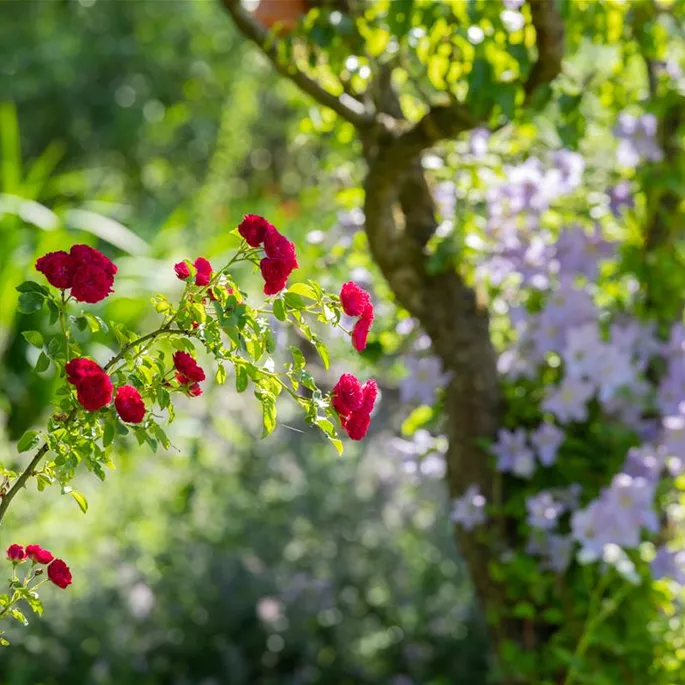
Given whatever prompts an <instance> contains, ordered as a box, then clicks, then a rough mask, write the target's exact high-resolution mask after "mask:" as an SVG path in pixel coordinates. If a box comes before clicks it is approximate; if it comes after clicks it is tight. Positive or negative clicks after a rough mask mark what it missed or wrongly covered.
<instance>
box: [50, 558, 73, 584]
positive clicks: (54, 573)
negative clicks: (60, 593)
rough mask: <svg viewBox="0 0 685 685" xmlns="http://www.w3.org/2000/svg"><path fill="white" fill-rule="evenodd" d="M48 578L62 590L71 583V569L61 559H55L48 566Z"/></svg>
mask: <svg viewBox="0 0 685 685" xmlns="http://www.w3.org/2000/svg"><path fill="white" fill-rule="evenodd" d="M48 578H49V579H50V581H51V582H53V583H54V584H55V585H56V586H57V587H61V588H62V590H65V589H66V588H67V587H69V586H70V585H71V571H70V570H69V567H68V566H67V565H66V563H65V562H63V561H62V560H61V559H55V560H54V561H53V562H52V563H51V564H50V566H48Z"/></svg>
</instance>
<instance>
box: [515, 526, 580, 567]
mask: <svg viewBox="0 0 685 685" xmlns="http://www.w3.org/2000/svg"><path fill="white" fill-rule="evenodd" d="M574 544H575V543H574V540H573V538H572V537H571V536H567V535H556V534H549V533H547V532H546V531H541V530H533V531H532V533H531V535H530V537H529V538H528V543H527V545H526V552H527V553H528V554H533V555H535V556H539V557H541V564H540V565H541V567H542V568H543V569H546V570H549V571H554V572H555V573H563V572H564V571H565V570H566V569H567V568H568V565H569V563H570V561H571V553H572V552H573V546H574Z"/></svg>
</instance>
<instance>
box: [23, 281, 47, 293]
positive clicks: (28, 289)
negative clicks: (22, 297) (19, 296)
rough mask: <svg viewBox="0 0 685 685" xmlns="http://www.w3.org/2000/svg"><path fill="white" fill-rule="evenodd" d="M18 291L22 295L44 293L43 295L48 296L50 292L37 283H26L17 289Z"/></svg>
mask: <svg viewBox="0 0 685 685" xmlns="http://www.w3.org/2000/svg"><path fill="white" fill-rule="evenodd" d="M16 290H17V291H18V292H20V293H42V294H43V295H47V294H48V292H49V291H48V289H47V288H46V287H45V286H44V285H40V283H36V282H35V281H24V282H23V283H20V284H19V285H18V286H17V287H16Z"/></svg>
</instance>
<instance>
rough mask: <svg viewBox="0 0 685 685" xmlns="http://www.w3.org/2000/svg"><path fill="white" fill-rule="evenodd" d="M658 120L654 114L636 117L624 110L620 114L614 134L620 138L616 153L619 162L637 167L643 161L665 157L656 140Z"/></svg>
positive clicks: (652, 160) (658, 159) (653, 160)
mask: <svg viewBox="0 0 685 685" xmlns="http://www.w3.org/2000/svg"><path fill="white" fill-rule="evenodd" d="M656 134H657V120H656V117H655V116H654V115H653V114H644V115H643V116H641V117H634V116H633V115H632V114H627V113H625V112H623V113H622V114H619V117H618V122H617V124H616V127H615V129H614V135H615V136H616V137H617V138H618V139H619V144H618V150H617V153H616V156H617V159H618V162H619V164H621V165H623V166H626V167H635V166H637V165H638V164H639V163H640V162H641V161H643V160H646V161H650V162H659V161H661V160H662V159H663V156H664V153H663V152H662V150H661V148H660V147H659V144H658V142H657V140H656Z"/></svg>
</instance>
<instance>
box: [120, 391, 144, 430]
mask: <svg viewBox="0 0 685 685" xmlns="http://www.w3.org/2000/svg"><path fill="white" fill-rule="evenodd" d="M114 406H115V407H116V409H117V413H118V414H119V416H120V417H121V420H122V421H126V422H128V423H140V422H141V421H142V420H143V417H144V416H145V404H144V403H143V398H142V397H141V396H140V393H139V392H138V391H137V390H136V389H135V388H134V387H133V386H132V385H122V386H121V387H120V388H118V389H117V395H116V397H115V398H114Z"/></svg>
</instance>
